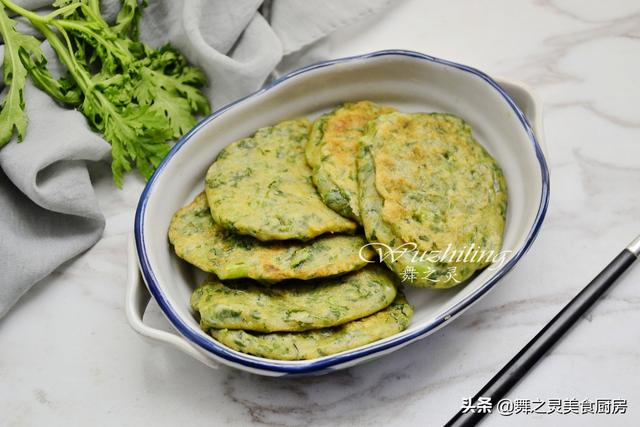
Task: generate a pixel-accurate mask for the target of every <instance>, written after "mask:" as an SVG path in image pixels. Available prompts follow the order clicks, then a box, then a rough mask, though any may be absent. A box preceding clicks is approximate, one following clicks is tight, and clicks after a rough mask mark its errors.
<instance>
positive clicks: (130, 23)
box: [111, 0, 147, 40]
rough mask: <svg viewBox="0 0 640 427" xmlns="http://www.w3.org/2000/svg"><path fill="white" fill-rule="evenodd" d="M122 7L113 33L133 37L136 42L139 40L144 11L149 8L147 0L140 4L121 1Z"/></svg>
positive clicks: (134, 0)
mask: <svg viewBox="0 0 640 427" xmlns="http://www.w3.org/2000/svg"><path fill="white" fill-rule="evenodd" d="M121 3H122V7H121V8H120V12H118V16H117V17H116V23H115V25H114V26H113V27H111V28H112V29H113V31H114V32H115V33H116V34H118V35H120V36H122V37H127V36H131V38H133V39H134V40H137V39H138V37H139V36H140V18H141V16H142V11H143V10H144V8H145V7H147V2H146V0H143V1H142V2H138V0H121Z"/></svg>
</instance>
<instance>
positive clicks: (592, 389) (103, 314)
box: [0, 0, 640, 426]
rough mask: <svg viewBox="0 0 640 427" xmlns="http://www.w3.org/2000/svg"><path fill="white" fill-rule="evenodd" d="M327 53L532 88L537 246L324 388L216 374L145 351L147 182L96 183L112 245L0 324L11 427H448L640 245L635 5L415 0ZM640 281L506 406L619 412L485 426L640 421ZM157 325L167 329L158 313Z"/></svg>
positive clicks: (166, 352)
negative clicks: (138, 263)
mask: <svg viewBox="0 0 640 427" xmlns="http://www.w3.org/2000/svg"><path fill="white" fill-rule="evenodd" d="M326 48H327V49H328V50H329V51H330V56H344V55H351V54H356V53H362V52H366V51H371V50H377V49H384V48H405V49H414V50H418V51H422V52H425V53H428V54H432V55H435V56H439V57H442V58H447V59H451V60H454V61H459V62H462V63H466V64H470V65H473V66H476V67H478V68H480V69H482V70H484V71H486V72H488V73H489V74H491V75H493V76H504V77H507V78H510V79H514V80H519V81H523V82H525V83H528V84H529V85H530V86H532V87H533V88H534V89H535V90H536V92H537V94H538V95H539V97H540V99H541V101H542V102H543V105H544V108H545V128H546V142H547V147H548V153H549V160H550V165H551V174H552V176H551V178H552V191H551V193H552V196H551V204H550V209H549V213H548V216H547V220H546V222H545V225H544V227H543V229H542V231H541V233H540V235H539V237H538V239H537V241H536V242H535V244H534V245H533V248H532V249H531V251H530V252H529V253H528V254H527V255H526V256H525V257H524V258H523V260H522V261H521V262H520V263H519V264H518V265H517V267H516V268H515V269H514V270H513V271H512V272H511V273H510V274H509V275H508V276H507V277H506V278H505V279H504V280H503V281H502V283H501V284H500V285H499V286H497V287H496V289H495V290H494V291H493V292H491V293H490V294H489V295H488V296H487V297H486V298H485V299H483V300H482V301H481V302H480V303H479V304H477V305H475V306H473V308H471V309H470V310H469V311H468V312H466V313H465V314H464V315H463V316H462V317H461V318H459V319H457V320H456V321H455V322H453V323H452V324H451V325H449V326H448V327H446V328H445V329H443V330H440V331H438V332H437V333H436V334H434V335H432V336H430V337H428V338H426V339H424V340H422V341H420V342H418V343H415V344H413V345H411V346H409V347H407V348H406V349H404V350H402V351H399V352H396V353H394V354H391V355H389V356H387V357H384V358H382V359H379V360H376V361H374V362H372V363H369V364H366V365H363V366H359V367H357V368H354V369H350V370H348V371H343V372H340V373H337V374H332V375H329V376H323V377H309V378H298V379H285V380H282V379H269V378H262V377H256V376H252V375H249V374H246V373H241V372H238V371H234V370H230V369H227V368H222V369H220V370H218V371H215V370H212V369H209V368H207V367H205V366H204V365H201V364H200V363H198V362H196V361H194V360H191V359H190V358H189V357H187V356H185V355H184V354H182V353H179V352H178V351H176V350H174V349H172V348H169V347H166V346H163V345H160V344H154V343H150V342H148V341H145V340H143V339H142V338H141V337H139V336H138V335H136V334H135V333H134V332H133V331H132V329H131V328H130V327H129V326H128V324H127V321H126V319H125V314H124V311H123V299H124V286H125V267H126V255H125V252H126V251H125V248H126V240H127V236H128V234H129V233H130V231H131V229H132V223H133V213H134V209H135V206H136V202H137V198H138V194H139V192H140V190H141V188H142V186H143V183H142V182H141V181H140V180H137V179H136V178H131V177H130V178H129V179H128V182H127V183H126V186H125V190H124V191H117V190H114V189H113V187H112V184H111V181H110V177H109V176H108V174H107V173H106V172H98V173H96V177H95V178H96V181H97V186H98V192H99V195H100V203H101V207H102V209H103V211H104V212H105V215H106V216H107V228H106V231H105V234H104V238H103V239H102V240H101V241H100V242H99V243H98V244H97V245H96V246H95V247H94V248H92V249H91V250H90V251H89V252H87V253H86V254H84V255H82V256H81V257H79V258H78V259H75V260H73V261H72V262H69V263H67V264H66V265H64V266H62V267H61V268H59V269H58V270H57V271H56V272H55V273H54V274H53V275H52V276H51V277H49V278H47V279H46V280H44V281H43V282H42V283H40V284H38V285H37V286H36V287H35V288H34V289H32V290H31V291H30V292H29V293H28V294H27V295H26V296H25V297H24V298H23V299H22V300H21V301H20V302H19V304H18V305H17V306H16V307H15V308H13V309H12V310H11V311H10V312H9V314H8V315H7V316H6V318H5V319H3V321H2V322H0V425H3V426H40V425H48V426H51V425H64V426H75V425H109V426H111V425H119V426H120V425H122V426H125V425H136V426H137V425H154V426H165V425H167V426H169V425H183V424H185V423H188V424H190V425H216V426H217V425H220V426H221V425H247V424H250V423H255V424H264V425H291V426H294V425H296V426H297V425H327V426H328V425H331V426H343V425H348V426H356V425H367V426H373V425H384V426H388V425H394V426H395V425H429V426H431V425H441V424H443V423H444V422H445V421H446V420H447V419H448V418H449V417H450V416H452V415H453V414H454V413H455V412H456V411H457V410H458V409H459V408H460V406H461V401H462V399H463V398H464V397H470V396H472V395H473V394H474V393H475V392H476V391H477V390H478V389H479V388H480V387H481V386H482V385H483V384H484V383H485V382H486V381H487V380H488V379H489V378H490V377H491V376H492V375H493V374H494V373H495V372H496V371H497V370H498V369H499V368H500V367H501V366H502V365H503V364H504V363H505V362H506V361H507V360H508V359H509V358H510V357H511V356H512V355H513V354H515V353H516V352H517V350H518V349H520V347H522V345H524V344H525V343H526V342H527V341H528V340H529V339H530V338H531V337H532V336H533V335H534V334H535V333H536V332H537V331H538V330H539V329H540V328H541V327H542V326H543V325H544V324H545V323H546V322H547V321H548V320H550V318H551V317H552V316H553V315H554V314H555V313H556V312H557V311H558V310H559V309H560V308H561V307H562V306H563V305H564V304H565V303H566V302H568V301H569V300H570V299H571V297H572V296H573V295H574V294H575V293H576V292H577V291H578V289H580V288H581V287H582V286H584V285H585V284H586V283H587V282H588V281H589V280H590V279H591V278H592V277H593V276H594V275H595V274H596V273H597V272H598V271H600V269H601V268H603V267H604V265H606V263H607V262H608V261H609V260H610V259H611V258H612V257H613V256H614V255H615V254H617V252H618V251H619V250H620V249H621V248H622V247H623V246H624V245H625V244H627V243H628V241H630V240H631V239H632V238H633V237H634V235H635V234H636V233H639V232H640V214H639V212H640V191H639V190H640V112H639V111H640V110H639V108H638V104H639V101H640V84H638V76H640V3H639V2H637V1H635V0H609V1H607V2H604V1H590V2H585V1H580V0H531V1H523V0H520V1H514V0H494V1H491V2H475V1H471V0H469V1H452V2H442V1H437V2H436V1H430V0H429V1H420V0H414V1H403V2H400V3H399V4H398V6H397V7H396V8H394V9H393V10H391V11H389V12H388V13H386V14H385V15H384V16H381V17H377V18H375V19H370V20H368V22H367V23H366V25H364V24H362V25H358V26H357V27H354V28H351V29H349V30H348V31H343V32H342V33H341V34H340V35H339V37H338V36H335V37H333V38H332V39H330V40H329V41H327V42H326ZM639 281H640V268H637V267H636V268H635V269H633V270H632V271H630V272H629V273H628V274H627V275H626V276H625V277H624V278H623V279H622V280H621V281H620V282H619V283H618V284H617V285H616V286H615V287H614V288H613V289H612V291H611V292H609V293H608V294H607V295H606V296H605V298H604V299H603V300H602V301H601V302H600V303H599V304H598V305H597V307H595V309H594V310H592V311H591V312H590V313H589V314H588V315H587V316H586V317H585V319H583V320H582V321H581V322H580V323H579V324H578V325H577V327H575V328H574V329H573V330H572V332H571V333H570V335H568V336H567V337H566V339H564V340H563V341H562V342H561V343H560V344H559V345H558V346H557V347H556V348H555V349H554V350H553V351H552V352H551V353H550V354H549V355H548V356H547V357H546V358H545V359H544V360H542V361H541V363H540V364H539V365H538V366H537V368H536V369H535V371H534V372H532V374H531V375H529V376H528V377H527V378H526V379H525V380H524V381H523V382H522V383H521V384H520V385H518V386H517V387H516V388H515V389H514V390H513V391H512V392H511V394H510V397H512V398H522V399H552V398H557V399H570V398H577V399H579V400H582V399H592V400H595V399H597V398H610V399H613V398H617V399H627V401H628V406H629V407H628V410H627V413H626V414H624V415H598V416H588V415H529V416H526V415H514V416H512V417H503V416H499V415H492V416H490V417H489V418H487V419H486V422H485V423H484V425H488V426H501V425H507V423H509V422H511V423H517V425H536V426H537V425H539V426H542V425H549V424H553V425H557V424H559V423H563V425H575V426H584V425H589V426H592V425H607V426H623V425H627V426H632V425H639V424H640V383H639V379H640V332H639V329H638V325H639V324H640V291H639V289H638V287H637V286H636V285H637V284H638V282H639ZM147 321H149V322H151V323H153V324H156V325H162V324H164V325H166V322H165V321H164V319H163V318H162V315H161V314H160V313H159V310H158V309H157V307H156V306H152V307H150V309H149V310H148V314H147Z"/></svg>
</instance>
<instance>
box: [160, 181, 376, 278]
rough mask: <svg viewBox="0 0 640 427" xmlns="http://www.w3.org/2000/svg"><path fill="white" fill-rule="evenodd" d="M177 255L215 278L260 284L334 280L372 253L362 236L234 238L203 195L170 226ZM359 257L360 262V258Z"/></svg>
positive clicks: (176, 217)
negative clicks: (281, 239)
mask: <svg viewBox="0 0 640 427" xmlns="http://www.w3.org/2000/svg"><path fill="white" fill-rule="evenodd" d="M169 241H170V242H171V243H172V244H173V246H174V250H175V252H176V254H177V255H178V256H179V257H180V258H182V259H184V260H185V261H187V262H189V263H191V264H193V265H195V266H196V267H198V268H200V269H201V270H204V271H206V272H210V273H215V274H216V275H217V276H218V277H219V278H220V279H223V280H226V279H238V278H243V277H249V278H252V279H256V280H260V281H264V282H278V281H281V280H285V279H303V280H307V279H313V278H315V277H326V276H335V275H338V274H342V273H346V272H349V271H352V270H357V269H359V268H362V267H364V266H365V265H366V264H367V263H366V261H365V260H367V259H371V258H373V256H374V253H373V252H372V251H371V250H363V251H362V254H361V255H362V257H360V256H359V253H360V251H361V248H362V246H363V245H365V244H366V243H367V242H366V240H365V239H364V237H362V236H357V235H356V236H346V235H332V236H322V237H318V238H317V239H315V240H312V241H309V242H291V241H287V242H261V241H259V240H257V239H254V238H253V237H250V236H240V235H237V234H233V233H231V232H229V231H228V230H226V229H224V228H223V227H220V226H218V225H217V224H216V223H215V222H214V221H213V219H212V217H211V212H210V210H209V206H208V204H207V199H206V196H205V195H204V193H201V194H200V195H198V196H196V198H195V199H194V201H193V202H192V203H191V204H190V205H188V206H185V207H184V208H182V209H180V210H179V211H178V212H176V214H175V215H174V216H173V219H172V220H171V225H170V226H169ZM362 258H364V260H363V259H362Z"/></svg>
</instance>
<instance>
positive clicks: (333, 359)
mask: <svg viewBox="0 0 640 427" xmlns="http://www.w3.org/2000/svg"><path fill="white" fill-rule="evenodd" d="M381 56H405V57H411V58H417V59H422V60H425V61H429V62H433V63H437V64H441V65H445V66H448V67H453V68H456V69H458V70H462V71H465V72H468V73H470V74H473V75H475V76H477V77H480V78H481V79H482V80H484V81H485V82H486V83H488V84H489V85H490V86H492V87H493V88H494V89H495V90H496V91H498V93H499V94H500V95H502V97H503V98H504V99H505V101H506V102H507V103H508V104H509V106H510V107H511V108H512V109H513V111H514V112H515V114H516V116H517V117H518V119H519V120H520V123H521V124H522V126H523V127H524V129H525V131H526V132H527V134H528V136H529V140H530V141H531V144H532V146H533V149H534V150H535V153H536V157H537V158H538V162H539V163H540V174H541V177H542V193H541V197H540V204H539V206H538V212H537V213H536V217H535V220H534V223H533V226H532V227H531V230H530V231H529V233H528V235H527V238H526V241H525V242H524V244H523V245H522V247H521V248H520V249H519V250H518V251H517V252H516V253H515V254H514V256H513V258H511V260H509V262H507V263H506V264H505V265H504V266H503V267H502V268H501V269H500V270H498V271H496V273H495V274H494V275H493V276H492V277H490V278H489V279H488V280H487V281H486V282H485V283H484V285H482V286H481V287H480V288H478V289H476V290H475V291H474V292H473V293H471V294H469V295H467V296H466V297H465V298H464V299H463V300H462V301H460V302H459V303H457V304H456V305H454V306H453V307H452V308H450V309H449V310H447V311H446V312H445V313H443V314H441V315H440V316H438V317H437V318H436V319H435V320H433V321H432V322H431V323H429V324H428V325H426V326H425V327H423V328H421V329H419V330H417V331H414V332H412V333H411V334H405V335H398V336H395V337H392V338H391V339H389V340H387V341H383V342H379V343H375V342H374V343H372V344H368V345H367V346H365V347H361V348H358V349H354V350H350V351H347V352H345V353H341V354H337V355H335V356H329V357H326V358H322V359H317V360H315V361H314V360H311V361H308V362H306V363H305V362H303V361H302V362H301V361H298V362H285V361H277V360H272V359H261V358H256V357H254V356H249V355H245V354H242V353H238V352H235V351H233V350H230V349H228V348H226V347H224V346H223V345H222V344H218V343H216V342H215V341H214V340H213V339H208V338H205V337H203V336H202V335H200V331H199V330H196V329H193V328H191V327H190V326H189V325H187V324H186V323H185V322H184V321H183V320H182V319H181V318H180V316H179V315H178V314H177V312H176V311H175V310H174V309H173V307H172V306H171V304H170V303H169V301H168V300H167V298H166V297H165V295H164V294H163V292H162V290H161V289H160V287H159V286H158V281H157V279H156V277H155V274H154V272H153V270H152V268H151V265H150V263H149V259H148V256H147V249H146V247H145V243H144V215H145V211H146V206H147V201H148V199H149V195H150V193H151V191H152V189H153V187H154V185H155V183H156V180H157V178H158V176H160V174H162V171H163V170H164V168H165V166H166V165H167V163H168V162H169V161H171V158H172V157H173V156H174V155H175V154H176V153H177V152H178V151H179V150H180V149H181V148H182V146H184V145H185V144H186V143H187V142H188V141H189V140H190V139H191V137H192V136H193V135H194V134H195V133H196V132H198V131H199V130H200V129H201V128H202V127H203V126H205V125H207V124H208V123H209V122H211V121H213V120H215V119H216V118H217V117H219V116H220V115H222V114H223V113H225V112H226V111H228V110H229V109H231V108H233V107H234V106H235V105H237V104H239V103H241V102H243V101H244V100H246V99H249V98H254V97H256V96H259V95H260V94H262V93H264V92H266V91H268V90H270V89H272V88H274V87H276V86H278V85H279V84H281V83H283V82H285V81H286V80H289V79H291V78H293V77H295V76H298V75H300V74H304V73H307V72H309V71H313V70H317V69H319V68H324V67H329V66H332V65H336V64H343V63H347V62H356V61H363V60H368V59H372V58H377V57H381ZM548 204H549V169H548V167H547V162H546V160H545V157H544V154H543V152H542V149H541V148H540V145H539V144H538V141H537V140H536V137H535V135H534V133H533V130H532V128H531V126H530V125H529V122H528V121H527V118H526V117H525V115H524V113H523V112H522V111H521V110H520V108H519V107H518V106H517V105H516V103H515V102H514V101H513V99H511V97H510V96H509V95H508V94H507V93H506V92H505V90H504V89H502V87H500V85H499V84H498V83H496V82H495V81H494V80H493V79H492V78H491V77H489V76H488V75H486V74H485V73H483V72H482V71H479V70H477V69H475V68H472V67H469V66H466V65H462V64H458V63H455V62H451V61H447V60H444V59H439V58H436V57H433V56H429V55H425V54H422V53H419V52H414V51H409V50H396V49H394V50H381V51H376V52H371V53H367V54H364V55H357V56H350V57H345V58H339V59H334V60H330V61H325V62H319V63H317V64H312V65H309V66H307V67H303V68H300V69H298V70H295V71H292V72H291V73H289V74H287V75H285V76H283V77H281V78H279V79H277V80H274V81H273V82H271V83H269V84H268V85H265V86H264V87H263V88H261V89H259V90H258V91H256V92H254V93H252V94H250V95H247V96H245V97H243V98H240V99H238V100H237V101H234V102H232V103H230V104H227V105H226V106H224V107H222V108H220V109H219V110H217V111H215V112H213V113H212V114H211V115H209V116H208V117H206V118H204V119H203V120H202V121H201V122H200V123H198V124H197V125H196V126H195V127H194V128H193V129H191V130H190V131H189V132H188V133H187V134H186V135H185V136H184V137H182V138H181V139H180V140H179V141H178V142H177V143H176V144H175V145H174V147H173V148H172V149H171V151H170V152H169V153H168V154H167V156H166V157H165V158H164V160H163V161H162V162H161V163H160V165H159V166H158V168H157V169H156V171H155V173H154V174H153V175H152V176H151V178H150V179H149V182H148V183H147V185H146V187H145V188H144V190H143V192H142V194H141V196H140V200H139V202H138V207H137V210H136V216H135V227H134V235H135V240H136V250H137V253H138V261H139V264H140V268H141V270H142V276H143V277H144V280H145V282H146V283H147V286H148V288H149V290H150V292H151V294H152V295H153V297H154V298H155V299H156V301H157V302H158V305H159V306H160V308H161V309H162V311H163V312H164V314H165V315H166V316H167V318H168V319H169V321H170V322H171V324H172V325H173V326H174V327H175V328H176V329H177V330H178V332H179V333H180V334H181V335H182V336H184V337H186V338H187V339H188V340H189V341H191V342H192V343H194V344H197V345H198V346H199V347H201V348H203V349H205V350H207V351H209V352H211V353H213V354H214V355H216V356H218V357H221V358H223V359H226V360H228V361H230V362H232V363H237V364H241V365H244V366H247V367H250V368H253V369H258V370H263V371H269V372H277V373H283V374H305V373H311V372H319V371H323V370H328V369H330V368H331V367H332V366H336V365H340V364H343V363H346V362H349V361H351V360H355V359H359V358H362V357H366V356H368V355H371V354H374V353H379V352H383V351H385V350H387V349H390V348H392V347H396V346H398V345H401V344H405V343H407V344H408V343H409V342H411V341H413V340H416V339H417V338H419V337H421V336H423V335H425V334H428V333H429V332H431V331H433V330H435V329H437V328H439V327H440V326H442V325H443V324H444V323H445V322H447V321H448V320H450V319H453V318H455V317H456V316H457V315H458V314H460V313H461V312H462V311H464V310H465V309H466V308H467V307H468V306H469V305H470V304H471V303H472V302H474V301H475V300H477V299H478V298H480V297H481V296H482V295H484V294H485V293H486V292H487V291H489V289H491V288H492V287H493V286H494V285H495V284H496V283H497V282H498V281H499V280H500V279H501V278H502V277H503V276H504V275H505V274H506V273H507V272H508V271H509V270H511V269H512V268H513V266H514V265H515V264H516V263H517V262H518V260H519V259H520V258H521V257H522V256H523V255H524V254H525V253H526V252H527V250H529V248H530V247H531V244H532V243H533V241H534V240H535V238H536V236H537V234H538V232H539V231H540V227H541V225H542V221H543V220H544V217H545V215H546V212H547V206H548Z"/></svg>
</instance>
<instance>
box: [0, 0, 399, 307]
mask: <svg viewBox="0 0 640 427" xmlns="http://www.w3.org/2000/svg"><path fill="white" fill-rule="evenodd" d="M261 3H262V2H261V1H260V0H215V1H212V0H208V1H207V0H185V1H172V0H154V1H150V2H149V6H148V7H147V8H146V9H145V11H144V14H143V18H142V21H141V25H140V29H141V39H142V41H144V42H145V43H148V44H150V45H152V46H159V45H162V44H164V43H171V44H173V45H174V46H176V47H177V48H178V49H180V50H181V51H182V52H183V53H184V54H185V55H186V56H187V58H188V59H189V60H190V61H191V62H192V63H194V64H196V65H198V66H199V67H201V68H202V69H203V70H204V71H205V72H206V74H207V77H208V78H209V81H210V85H209V87H208V88H207V90H206V93H207V95H208V97H209V99H210V101H211V102H212V105H213V107H214V108H218V107H221V106H222V105H224V104H226V103H228V102H231V101H233V100H234V99H237V98H238V97H241V96H244V95H246V94H248V93H250V92H252V91H255V90H257V89H258V88H259V87H260V86H261V85H262V84H263V83H264V82H265V80H266V79H267V78H268V77H269V75H270V73H271V72H272V71H273V70H274V69H275V68H276V66H277V65H278V64H279V63H281V61H282V60H283V57H284V58H285V59H287V58H289V59H288V61H286V62H287V67H291V66H292V64H293V63H294V62H295V61H294V60H292V59H291V58H293V57H294V55H291V54H295V53H297V54H300V52H301V50H302V49H305V48H307V47H308V46H309V45H311V44H312V43H314V42H316V41H317V40H319V39H320V38H322V37H324V36H326V35H327V34H329V33H331V32H332V31H334V30H336V29H338V28H340V27H343V26H345V25H349V24H350V23H352V22H354V21H355V20H357V19H359V18H361V17H364V16H366V15H368V14H371V13H373V12H376V11H378V10H380V9H381V8H383V7H385V6H387V4H389V3H390V0H351V1H349V2H344V1H339V0H304V1H300V0H274V1H273V2H271V5H270V8H269V9H270V22H267V20H266V19H265V18H264V17H263V16H262V15H261V14H260V13H259V7H260V6H261ZM20 4H21V5H22V6H24V7H26V8H28V9H31V10H35V9H38V8H48V7H50V4H51V1H48V0H32V1H21V2H20ZM101 6H102V10H103V13H104V14H105V16H107V18H109V17H113V16H115V14H116V13H117V11H118V9H119V1H118V0H108V1H102V2H101ZM21 28H22V27H21ZM43 49H44V50H45V52H48V53H49V55H48V56H49V57H50V58H51V59H50V65H51V67H52V68H54V69H55V68H56V66H57V64H56V61H55V56H54V55H52V54H51V49H50V48H49V47H48V46H47V45H46V43H44V44H43ZM1 50H2V46H0V53H1ZM286 55H288V56H286ZM300 58H304V55H300ZM297 65H305V64H302V63H300V64H297ZM54 71H55V70H54ZM58 71H63V70H58ZM0 87H1V86H0ZM5 92H6V90H5ZM25 102H26V109H27V113H28V116H29V126H28V129H27V135H26V137H25V140H24V141H23V142H22V143H17V142H16V141H13V142H11V143H9V144H8V145H7V146H5V147H4V148H3V149H1V150H0V169H2V172H0V272H1V274H0V317H2V316H3V315H4V314H5V313H6V312H7V310H8V309H9V308H10V307H11V306H12V305H13V304H14V303H15V302H16V301H17V300H18V298H19V297H20V296H21V295H22V294H23V293H24V292H26V290H28V289H29V288H30V287H31V286H32V285H33V284H34V283H35V282H37V281H38V280H40V279H42V278H44V277H45V276H47V275H48V274H50V273H51V272H52V271H53V270H55V269H56V268H57V267H58V266H59V265H60V264H62V263H63V262H65V261H66V260H69V259H71V258H73V257H74V256H76V255H78V254H79V253H81V252H83V251H85V250H86V249H88V248H89V247H91V246H92V245H93V244H95V243H96V242H97V241H98V240H99V239H100V236H101V234H102V231H103V229H104V225H105V221H104V216H103V215H102V213H101V212H100V209H99V207H98V201H97V199H96V196H95V193H94V191H93V188H92V185H91V179H90V177H89V173H88V171H87V162H94V161H101V160H106V159H109V151H110V147H109V145H108V144H107V143H106V142H105V141H104V140H103V139H101V137H100V136H99V135H98V134H96V133H94V132H93V131H91V130H90V129H89V127H88V125H87V123H86V121H85V119H84V117H83V116H82V115H81V114H80V113H79V112H77V111H74V110H69V109H65V108H62V107H60V106H58V105H57V104H56V103H54V102H53V101H52V100H51V99H50V98H49V97H48V96H47V95H45V94H44V93H43V92H41V91H40V90H38V89H36V88H35V87H33V86H32V85H30V84H29V83H28V84H27V87H26V90H25ZM113 191H119V190H117V189H115V187H114V190H113Z"/></svg>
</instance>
